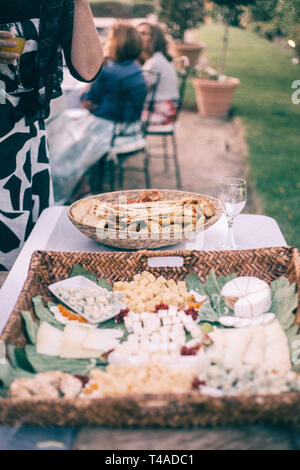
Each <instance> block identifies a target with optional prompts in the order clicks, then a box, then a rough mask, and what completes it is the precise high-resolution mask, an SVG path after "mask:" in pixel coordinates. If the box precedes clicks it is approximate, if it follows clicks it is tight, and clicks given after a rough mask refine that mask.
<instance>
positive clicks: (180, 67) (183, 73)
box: [173, 56, 191, 120]
mask: <svg viewBox="0 0 300 470" xmlns="http://www.w3.org/2000/svg"><path fill="white" fill-rule="evenodd" d="M173 63H174V65H175V68H176V71H177V76H178V79H179V102H178V106H177V112H176V120H177V119H178V115H179V112H180V110H181V108H182V105H183V101H184V95H185V90H186V83H187V79H188V76H189V74H190V69H191V68H190V60H189V58H188V57H186V56H181V57H176V59H174V60H173Z"/></svg>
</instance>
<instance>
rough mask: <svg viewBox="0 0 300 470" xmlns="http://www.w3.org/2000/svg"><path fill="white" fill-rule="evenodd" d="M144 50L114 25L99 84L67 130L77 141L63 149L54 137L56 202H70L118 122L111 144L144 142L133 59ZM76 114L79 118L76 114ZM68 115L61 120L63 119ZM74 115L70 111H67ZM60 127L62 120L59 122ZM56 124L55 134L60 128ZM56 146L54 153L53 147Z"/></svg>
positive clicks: (141, 93)
mask: <svg viewBox="0 0 300 470" xmlns="http://www.w3.org/2000/svg"><path fill="white" fill-rule="evenodd" d="M141 51H142V41H141V37H140V35H139V34H138V32H137V31H136V29H135V28H134V27H133V26H130V25H129V24H126V23H116V24H114V25H113V27H112V29H111V31H110V34H109V37H108V42H107V44H106V47H105V53H106V56H107V58H108V60H109V62H108V63H107V65H105V66H104V67H103V69H102V72H101V74H100V76H99V78H98V79H97V80H95V81H94V82H93V83H92V85H91V86H90V87H89V89H88V90H85V91H84V93H83V94H82V96H81V100H82V107H83V108H84V109H82V110H75V113H74V110H69V114H70V112H71V111H73V115H74V119H73V123H69V125H68V126H66V125H65V128H66V130H67V132H68V133H69V135H70V133H72V126H73V128H74V130H73V138H74V139H75V140H74V141H73V142H72V143H71V145H68V146H67V147H66V144H65V142H64V138H67V136H66V135H64V136H63V135H62V134H61V133H59V132H58V131H57V132H58V135H59V138H55V135H53V138H52V143H53V146H52V151H51V148H50V151H51V154H52V173H53V184H54V197H55V201H56V203H64V202H68V201H70V198H71V196H72V193H73V191H74V188H75V186H76V185H77V184H78V182H79V181H80V180H81V178H82V176H83V175H84V174H85V172H86V171H87V169H88V168H90V167H91V166H92V165H93V164H95V163H96V162H97V161H98V160H99V159H100V158H101V157H104V155H106V154H107V153H108V152H109V150H110V146H111V141H112V137H113V133H114V129H115V124H114V123H116V122H118V123H120V124H118V126H117V127H118V135H119V136H120V137H119V138H118V139H117V141H118V142H116V143H115V145H119V144H120V143H121V144H122V145H124V144H131V143H133V142H134V141H135V140H136V139H138V140H139V139H142V133H141V114H142V111H143V107H144V103H145V99H146V95H147V87H146V83H145V79H144V76H143V72H142V69H141V66H140V65H139V64H138V63H137V61H136V59H137V58H138V57H139V55H140V54H141ZM78 111H79V113H78ZM66 114H67V115H68V111H67V112H65V113H64V114H63V115H62V116H61V118H60V119H61V120H63V119H64V118H65V117H66ZM71 116H72V112H71ZM61 122H62V121H61ZM58 126H59V122H57V123H56V129H57V130H58V129H59V127H58ZM54 147H55V148H54Z"/></svg>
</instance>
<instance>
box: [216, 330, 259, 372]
mask: <svg viewBox="0 0 300 470" xmlns="http://www.w3.org/2000/svg"><path fill="white" fill-rule="evenodd" d="M224 334H225V336H226V342H227V345H226V348H225V352H224V357H223V362H224V364H225V365H226V366H228V367H238V366H240V365H241V364H242V363H243V360H244V355H245V353H246V350H247V348H248V346H249V344H250V341H251V339H252V334H251V328H250V327H245V328H230V329H228V330H224Z"/></svg>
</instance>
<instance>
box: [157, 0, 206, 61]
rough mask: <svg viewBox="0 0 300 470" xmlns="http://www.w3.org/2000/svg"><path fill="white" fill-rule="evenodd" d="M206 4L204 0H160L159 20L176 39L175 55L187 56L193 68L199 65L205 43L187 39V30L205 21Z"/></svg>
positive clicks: (174, 44) (174, 42)
mask: <svg viewBox="0 0 300 470" xmlns="http://www.w3.org/2000/svg"><path fill="white" fill-rule="evenodd" d="M204 4H205V2H204V0H160V4H159V8H158V13H159V20H160V21H161V22H163V23H165V25H166V26H167V29H168V32H169V33H170V35H171V36H172V38H173V40H174V41H173V50H174V54H175V56H177V57H179V56H187V57H188V58H189V60H190V66H191V68H194V67H195V66H196V65H197V63H198V60H199V57H200V54H201V52H202V51H203V49H204V47H205V44H203V43H195V42H189V41H187V40H186V32H187V31H188V30H190V29H194V28H196V27H197V26H199V24H201V23H203V22H204V12H205V8H204Z"/></svg>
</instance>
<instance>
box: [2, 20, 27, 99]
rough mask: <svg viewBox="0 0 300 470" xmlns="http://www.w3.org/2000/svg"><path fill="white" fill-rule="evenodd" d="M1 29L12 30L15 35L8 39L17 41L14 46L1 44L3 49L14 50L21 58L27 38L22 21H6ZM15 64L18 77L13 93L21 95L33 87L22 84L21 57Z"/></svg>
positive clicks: (6, 50) (5, 50)
mask: <svg viewBox="0 0 300 470" xmlns="http://www.w3.org/2000/svg"><path fill="white" fill-rule="evenodd" d="M0 31H10V32H11V33H12V35H13V38H9V39H7V40H8V41H13V42H15V43H16V45H15V46H14V47H9V46H7V47H6V46H1V48H0V49H1V50H2V51H4V52H12V53H16V54H19V56H20V58H21V55H22V54H23V51H24V48H25V44H26V38H25V34H24V31H23V29H22V26H21V24H20V23H18V24H17V23H5V24H0ZM13 66H14V68H15V71H16V78H17V88H16V89H15V90H14V91H11V92H10V94H11V95H19V94H21V93H26V92H28V91H32V90H33V88H25V87H24V86H23V84H22V80H21V74H20V59H19V60H18V59H16V60H15V61H14V63H13Z"/></svg>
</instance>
